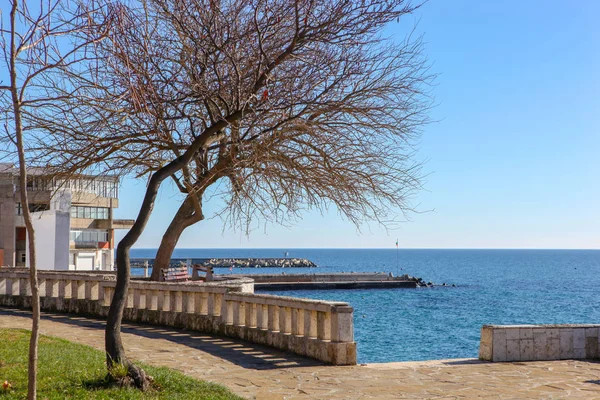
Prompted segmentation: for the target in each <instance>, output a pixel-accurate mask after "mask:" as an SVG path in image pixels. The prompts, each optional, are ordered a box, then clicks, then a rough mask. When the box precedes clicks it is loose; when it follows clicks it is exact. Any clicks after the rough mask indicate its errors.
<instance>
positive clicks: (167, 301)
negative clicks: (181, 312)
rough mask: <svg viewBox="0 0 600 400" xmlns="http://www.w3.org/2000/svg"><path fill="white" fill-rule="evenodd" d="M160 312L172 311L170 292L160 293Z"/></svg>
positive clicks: (161, 291) (160, 291) (163, 291)
mask: <svg viewBox="0 0 600 400" xmlns="http://www.w3.org/2000/svg"><path fill="white" fill-rule="evenodd" d="M158 311H171V293H169V291H168V290H159V291H158Z"/></svg>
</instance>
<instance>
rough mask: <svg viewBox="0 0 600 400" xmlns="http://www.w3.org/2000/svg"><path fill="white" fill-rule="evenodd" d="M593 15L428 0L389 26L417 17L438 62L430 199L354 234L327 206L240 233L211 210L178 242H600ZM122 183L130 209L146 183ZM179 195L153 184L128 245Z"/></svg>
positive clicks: (159, 221)
mask: <svg viewBox="0 0 600 400" xmlns="http://www.w3.org/2000/svg"><path fill="white" fill-rule="evenodd" d="M598 15H600V2H596V1H579V2H564V1H560V2H559V1H541V0H538V1H526V2H523V1H503V2H492V1H480V0H470V1H466V0H465V1H456V0H455V1H445V0H431V1H429V2H428V3H427V4H425V5H424V6H423V7H422V9H420V10H419V11H418V12H417V13H416V14H415V16H414V18H412V19H411V18H406V19H405V20H403V21H401V22H400V24H394V25H392V26H390V27H389V30H388V32H389V33H390V34H391V35H395V36H397V37H398V39H401V37H400V36H401V33H402V32H404V31H405V30H406V26H407V25H412V24H413V23H415V22H416V21H417V20H418V21H419V23H418V27H417V32H418V33H423V34H424V35H425V41H426V42H427V46H426V50H425V51H426V54H427V56H428V58H429V59H430V60H431V62H432V63H433V71H434V72H436V73H439V74H440V75H439V78H438V80H437V86H436V87H435V88H434V90H433V92H434V95H435V97H436V101H437V103H438V106H437V107H436V108H435V109H434V110H433V111H432V113H431V116H432V118H433V119H435V120H437V121H439V122H436V123H433V124H431V125H429V126H427V127H426V128H425V130H424V132H423V137H422V140H421V143H420V146H419V153H418V155H417V157H418V158H419V159H420V160H427V163H426V165H425V168H424V169H425V171H426V172H428V173H430V175H429V176H428V178H427V179H426V183H425V188H426V191H423V192H421V193H420V194H419V195H417V196H416V197H415V198H414V203H415V204H420V206H419V208H420V209H421V210H434V211H431V212H426V213H422V214H414V215H412V217H411V220H410V221H409V222H406V223H403V224H401V225H400V226H399V227H398V229H395V230H393V231H389V232H386V231H385V230H384V229H382V228H380V227H379V226H377V225H375V224H372V225H370V226H363V227H362V228H361V229H362V232H361V233H359V232H358V231H357V229H356V228H355V227H354V226H353V225H352V224H350V223H349V222H346V221H344V220H342V219H341V218H340V217H338V215H337V213H336V212H335V210H333V211H332V212H331V213H330V214H328V215H324V216H321V215H320V214H318V213H308V214H305V216H304V218H303V219H302V221H300V222H299V223H297V224H296V225H294V226H292V227H289V228H288V227H278V226H267V227H266V231H265V227H264V226H262V225H260V223H258V224H257V228H258V229H257V230H255V231H254V232H252V233H251V235H250V236H249V237H246V236H245V235H244V234H243V233H240V232H232V231H230V230H225V231H223V225H222V223H221V221H220V220H219V219H213V220H208V221H204V222H202V223H200V224H198V225H196V226H194V227H191V228H189V229H188V230H187V231H186V232H185V233H184V234H183V236H182V238H181V240H180V242H179V246H178V247H182V248H186V247H187V248H193V247H209V248H210V247H235V248H237V247H257V248H260V247H282V248H294V247H389V248H393V247H394V243H395V241H396V238H398V239H399V242H400V247H404V248H600V179H599V176H600V161H599V159H600V134H599V133H600V51H599V50H600V28H599V27H598V20H597V18H598ZM123 183H124V184H123V187H122V189H121V201H120V203H121V205H120V208H119V210H118V212H117V217H122V218H132V217H134V216H135V215H136V214H137V211H138V208H139V204H140V203H141V198H142V195H143V191H144V185H145V183H144V182H134V181H130V180H126V181H124V182H123ZM181 200H182V198H181V197H180V195H177V194H176V193H175V192H174V191H173V190H172V188H167V187H166V188H164V189H163V190H162V191H161V194H160V196H159V201H158V204H157V205H156V208H155V211H154V215H153V216H152V219H151V221H150V223H149V224H148V227H147V229H146V231H145V233H144V234H143V236H142V238H141V239H140V241H139V242H138V244H137V245H136V247H157V246H158V244H159V242H160V238H161V236H162V233H163V232H164V230H165V229H166V227H167V225H168V223H169V222H170V220H171V218H172V216H173V215H174V213H175V210H176V209H177V207H178V205H179V202H180V201H181ZM215 208H216V205H215V204H209V205H208V207H207V212H206V214H207V215H209V216H210V211H211V210H214V209H215ZM117 237H120V236H117Z"/></svg>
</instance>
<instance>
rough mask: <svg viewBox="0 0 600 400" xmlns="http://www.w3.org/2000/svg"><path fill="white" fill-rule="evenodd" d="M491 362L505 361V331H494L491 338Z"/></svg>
mask: <svg viewBox="0 0 600 400" xmlns="http://www.w3.org/2000/svg"><path fill="white" fill-rule="evenodd" d="M492 361H506V331H505V330H504V329H495V330H494V334H493V336H492Z"/></svg>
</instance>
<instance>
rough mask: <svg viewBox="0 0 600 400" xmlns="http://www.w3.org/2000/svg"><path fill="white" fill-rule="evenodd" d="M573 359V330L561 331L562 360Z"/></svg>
mask: <svg viewBox="0 0 600 400" xmlns="http://www.w3.org/2000/svg"><path fill="white" fill-rule="evenodd" d="M571 357H573V330H572V329H561V330H560V358H561V359H566V358H571Z"/></svg>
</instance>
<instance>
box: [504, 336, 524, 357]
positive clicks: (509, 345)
mask: <svg viewBox="0 0 600 400" xmlns="http://www.w3.org/2000/svg"><path fill="white" fill-rule="evenodd" d="M507 333H508V332H507ZM507 337H508V335H507ZM520 360H521V350H520V349H519V340H518V339H517V340H513V339H507V340H506V361H520Z"/></svg>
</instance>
